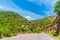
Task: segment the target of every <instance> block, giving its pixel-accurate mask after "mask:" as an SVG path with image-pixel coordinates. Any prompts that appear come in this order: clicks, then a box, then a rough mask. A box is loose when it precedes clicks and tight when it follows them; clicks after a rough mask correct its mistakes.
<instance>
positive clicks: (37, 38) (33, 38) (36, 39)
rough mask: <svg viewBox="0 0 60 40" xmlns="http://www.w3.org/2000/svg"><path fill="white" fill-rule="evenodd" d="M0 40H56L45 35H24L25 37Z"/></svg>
mask: <svg viewBox="0 0 60 40" xmlns="http://www.w3.org/2000/svg"><path fill="white" fill-rule="evenodd" d="M0 40H54V39H53V38H51V37H50V36H48V35H47V34H45V33H40V34H24V35H20V36H15V37H9V38H4V39H0Z"/></svg>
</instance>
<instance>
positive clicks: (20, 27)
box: [0, 11, 31, 37]
mask: <svg viewBox="0 0 60 40" xmlns="http://www.w3.org/2000/svg"><path fill="white" fill-rule="evenodd" d="M30 24H31V22H29V21H28V20H26V19H25V18H23V17H22V16H21V15H19V14H17V13H15V12H11V11H0V37H3V36H4V37H6V36H7V37H9V36H13V35H16V34H18V32H21V31H22V32H24V31H27V30H28V29H27V28H29V27H30Z"/></svg>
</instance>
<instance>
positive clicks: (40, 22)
mask: <svg viewBox="0 0 60 40" xmlns="http://www.w3.org/2000/svg"><path fill="white" fill-rule="evenodd" d="M55 18H56V16H49V17H46V18H43V19H37V20H32V21H31V22H32V23H33V24H34V26H35V27H36V29H37V30H38V32H41V31H43V30H44V29H46V28H48V27H49V26H50V25H52V24H53V21H54V20H55Z"/></svg>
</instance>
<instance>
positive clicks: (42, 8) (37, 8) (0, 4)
mask: <svg viewBox="0 0 60 40" xmlns="http://www.w3.org/2000/svg"><path fill="white" fill-rule="evenodd" d="M55 2H56V0H0V10H9V11H14V12H17V13H19V14H20V15H22V16H23V17H25V18H26V19H28V20H35V19H40V18H44V17H47V16H52V15H55V13H54V11H53V10H54V8H53V7H54V4H55Z"/></svg>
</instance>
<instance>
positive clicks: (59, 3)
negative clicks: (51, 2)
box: [54, 0, 60, 33]
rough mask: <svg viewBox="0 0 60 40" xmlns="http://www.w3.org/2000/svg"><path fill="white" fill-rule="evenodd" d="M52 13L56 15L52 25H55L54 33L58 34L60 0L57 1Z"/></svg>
mask: <svg viewBox="0 0 60 40" xmlns="http://www.w3.org/2000/svg"><path fill="white" fill-rule="evenodd" d="M54 11H55V12H56V13H57V17H56V19H55V21H54V24H57V25H56V27H57V28H56V32H57V33H59V32H60V0H57V2H56V4H55V6H54Z"/></svg>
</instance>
